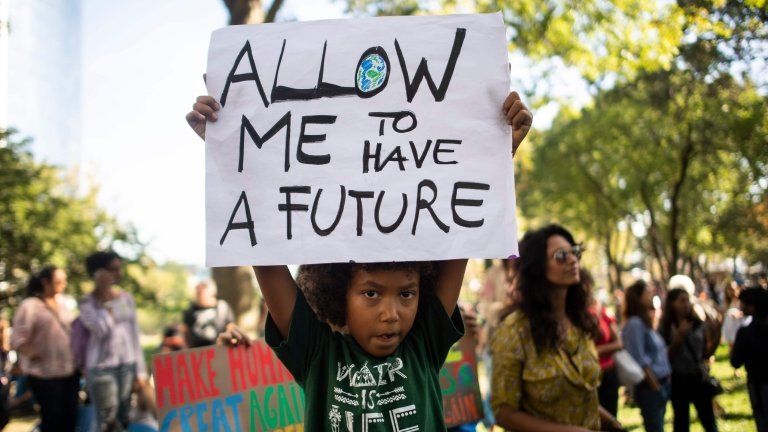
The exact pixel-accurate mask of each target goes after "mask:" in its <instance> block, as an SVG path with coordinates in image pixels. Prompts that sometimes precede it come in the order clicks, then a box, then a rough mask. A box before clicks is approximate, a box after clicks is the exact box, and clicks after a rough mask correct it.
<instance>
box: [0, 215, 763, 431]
mask: <svg viewBox="0 0 768 432" xmlns="http://www.w3.org/2000/svg"><path fill="white" fill-rule="evenodd" d="M582 251H583V247H582V246H581V244H579V243H577V242H576V241H575V239H574V237H573V235H572V234H571V233H570V232H569V231H568V230H566V229H565V228H563V227H561V226H557V225H548V226H546V227H543V228H541V229H538V230H531V231H529V232H528V233H527V234H526V235H525V236H524V237H523V238H522V240H521V242H520V258H518V259H516V260H513V261H509V262H505V264H508V265H506V266H505V268H506V273H507V281H508V288H507V289H506V290H504V296H505V307H504V308H503V309H502V310H501V311H499V313H500V315H501V316H500V317H499V318H498V319H497V320H496V321H495V322H493V326H492V327H493V328H492V329H491V330H490V333H489V334H490V336H488V338H487V339H488V340H489V343H488V345H489V349H490V356H489V357H486V358H487V363H488V366H489V367H490V369H491V375H490V380H491V386H490V410H489V411H490V412H489V413H487V414H488V416H487V419H490V420H489V421H490V422H491V423H493V424H495V425H497V426H498V427H502V428H504V429H507V430H515V431H526V430H531V431H535V430H554V431H558V430H563V431H571V430H609V431H610V430H622V429H623V428H622V425H621V423H620V421H619V420H620V419H618V418H617V415H618V406H619V399H620V396H621V393H620V389H621V387H625V388H626V389H627V390H628V391H627V396H626V397H627V398H628V399H629V400H631V401H632V402H633V403H634V404H636V405H637V406H638V407H639V408H640V412H641V415H642V418H643V423H644V427H645V430H647V431H649V432H652V431H663V430H664V417H665V414H666V411H667V406H668V403H669V402H671V408H672V413H673V430H674V431H675V432H681V431H687V430H689V425H690V423H691V419H690V415H689V412H690V405H693V406H694V407H695V409H696V412H697V414H698V418H699V421H700V422H701V424H702V427H703V428H704V430H706V431H708V432H711V431H717V430H718V425H717V417H716V415H715V412H716V410H717V402H716V400H715V397H716V396H717V395H718V394H719V392H721V391H722V388H721V387H719V385H718V383H717V381H716V380H714V379H713V378H712V377H711V376H710V374H709V371H708V366H709V364H710V358H711V357H712V355H713V354H714V351H715V349H716V348H717V346H718V345H719V343H720V340H721V332H720V327H722V340H723V341H724V342H726V343H727V344H728V346H729V348H730V351H731V362H732V364H733V367H734V368H739V367H741V366H742V365H745V366H746V369H747V380H748V391H749V396H750V401H751V403H752V409H753V413H754V420H755V424H756V427H757V430H758V431H765V430H768V423H766V420H767V417H766V414H768V406H766V401H768V370H767V368H768V346H766V344H765V343H764V342H765V340H768V290H766V289H765V288H764V287H750V288H746V289H744V287H743V286H741V285H739V284H737V283H733V284H729V285H728V286H727V289H725V290H724V291H723V292H724V298H723V299H722V302H721V303H722V305H721V307H720V308H719V310H720V311H721V316H722V319H719V318H717V317H715V318H712V316H710V315H711V314H708V313H707V311H708V310H712V309H713V307H712V306H711V305H710V304H707V303H706V302H702V301H701V300H700V299H699V298H698V296H696V295H695V292H696V288H695V286H694V283H693V281H692V280H691V279H690V278H688V277H680V276H677V277H675V278H673V279H672V280H671V281H670V283H669V286H668V287H667V289H666V290H665V291H664V292H659V291H658V290H657V288H655V285H652V284H648V283H646V282H645V281H643V280H637V281H635V282H634V283H632V284H631V285H630V286H629V287H627V288H626V289H625V290H622V294H623V295H621V296H617V298H618V299H621V305H620V308H619V309H618V310H619V311H620V312H621V313H620V314H614V313H612V311H611V310H610V308H609V307H608V305H606V304H604V302H603V301H599V300H598V299H597V298H596V296H595V295H594V294H595V292H596V286H595V281H594V279H593V278H592V276H591V274H590V273H589V272H588V271H587V270H586V269H583V268H582V267H581V264H580V258H581V254H582ZM339 266H350V265H349V264H343V265H341V264H340V265H339ZM86 268H87V271H88V273H89V275H90V276H91V277H92V279H93V282H94V289H93V291H92V292H91V293H90V294H88V295H86V296H84V297H83V298H82V299H80V301H79V302H78V306H79V308H78V309H79V316H78V317H77V318H75V316H74V313H73V308H72V307H71V305H70V304H67V301H66V299H67V297H66V296H63V295H62V294H63V293H64V292H65V290H66V288H67V275H66V273H65V271H64V270H63V269H61V268H57V267H54V266H48V267H44V268H42V269H41V270H40V271H39V272H38V273H37V274H35V275H34V276H33V277H31V278H30V280H29V283H28V287H27V288H28V297H27V298H26V299H25V300H24V301H23V302H22V303H21V304H20V306H19V307H18V308H17V310H16V311H15V314H14V317H13V326H12V329H13V331H12V332H10V333H11V335H10V338H9V339H8V338H7V337H4V338H3V340H9V341H10V346H9V348H10V349H13V350H15V352H16V353H17V355H18V361H17V362H16V363H15V364H14V366H15V369H16V371H15V373H14V374H13V375H15V376H17V377H20V376H23V377H24V379H23V380H19V381H18V382H17V386H16V387H17V389H18V390H19V391H20V393H19V392H17V393H16V394H15V395H7V396H6V398H7V399H6V401H5V406H6V408H7V407H9V406H14V405H15V406H20V405H24V404H27V405H28V404H29V403H31V400H34V402H35V403H36V404H37V405H38V406H39V410H40V416H41V422H40V430H41V431H48V430H63V431H64V430H65V431H74V430H76V428H78V427H79V428H81V429H79V430H101V431H121V430H133V431H151V430H156V429H157V422H156V418H155V413H154V405H153V402H152V401H153V397H152V390H151V386H150V385H149V383H148V380H147V376H148V373H147V368H146V366H145V363H144V356H143V350H142V347H141V345H140V343H139V330H138V326H137V321H136V303H135V301H134V300H133V297H132V296H131V295H130V293H128V292H126V291H123V290H121V289H120V288H118V286H117V284H118V282H119V281H120V278H121V275H122V260H121V259H120V257H119V256H118V255H117V254H115V253H114V252H97V253H94V254H93V255H91V256H90V257H88V259H87V261H86ZM366 268H368V267H366ZM384 268H389V267H387V266H385V267H384ZM415 268H419V269H420V270H419V272H422V273H423V278H424V279H427V280H433V281H434V280H435V277H436V272H435V268H434V267H433V266H431V265H427V267H423V266H417V267H415ZM369 271H371V272H376V271H380V270H379V269H378V267H375V266H373V267H370V270H369ZM339 272H342V273H339ZM343 272H349V273H348V277H349V278H352V279H351V280H347V281H346V282H344V281H343V280H342V281H341V282H340V283H339V284H338V286H337V291H338V292H334V291H333V289H331V288H329V286H332V285H333V283H334V281H337V279H338V278H339V277H340V275H341V274H343ZM354 274H355V272H354V271H350V269H346V270H342V269H340V268H339V269H335V270H333V271H329V270H328V269H327V268H325V267H323V266H321V267H312V266H304V267H302V269H301V271H300V276H299V279H298V281H297V282H298V283H299V285H300V287H301V291H300V292H302V293H303V296H306V301H307V304H309V305H311V308H310V309H308V310H307V311H305V312H304V313H309V311H310V310H318V311H321V310H323V311H325V312H323V313H322V315H320V313H319V312H318V318H319V319H321V320H322V321H323V322H328V323H331V324H333V325H334V329H336V330H338V329H342V330H346V331H348V330H347V329H348V324H347V319H348V318H347V312H346V311H345V310H343V309H339V307H340V306H339V305H338V302H337V301H336V299H338V297H339V296H340V295H342V291H345V290H347V287H348V285H349V284H350V283H352V281H353V280H354V277H355V276H354ZM406 274H407V272H406ZM431 283H435V282H431ZM313 287H314V288H313ZM660 294H661V295H662V296H663V297H664V301H663V307H662V308H661V310H660V311H659V310H658V308H657V307H656V306H655V305H654V303H655V299H654V298H655V297H657V296H659V295H660ZM364 301H368V300H364ZM656 301H658V299H657V300H656ZM334 304H336V305H337V306H336V309H334V307H333V305H334ZM334 310H335V312H334ZM462 312H463V313H464V315H465V320H466V322H467V323H468V331H475V330H476V327H477V322H478V319H477V318H476V317H475V315H474V313H473V312H472V306H471V305H470V306H468V307H466V308H464V310H463V311H462ZM180 318H181V320H180V323H179V324H176V325H173V326H169V327H168V328H166V329H165V332H164V334H163V338H162V343H161V346H160V351H161V352H167V351H176V350H181V349H185V348H193V347H200V346H206V345H212V344H215V343H216V342H217V340H225V341H227V342H230V341H233V340H234V341H235V342H236V343H237V342H240V341H242V340H243V338H244V337H243V336H242V332H240V331H239V330H238V329H237V328H236V327H235V326H234V321H235V319H234V314H233V312H232V309H231V308H230V307H229V305H228V304H227V303H226V302H224V301H222V300H220V299H218V298H217V293H216V286H215V284H214V283H213V282H212V281H203V282H200V283H199V284H197V286H196V287H195V294H194V298H193V299H192V301H191V302H190V306H189V308H188V309H187V310H186V311H185V312H184V314H183V316H182V317H180ZM446 319H447V316H446ZM480 321H483V322H486V323H491V322H492V321H489V320H487V319H485V317H481V318H480ZM268 323H271V325H272V326H274V325H275V324H274V321H273V320H272V319H270V320H269V321H268ZM414 325H415V324H414ZM454 326H455V327H454ZM459 326H460V324H458V323H456V322H455V318H454V321H453V324H451V322H450V321H446V322H445V323H444V327H445V328H444V329H443V330H444V331H447V329H450V328H456V329H458V328H459ZM713 329H714V330H713ZM272 331H276V329H274V327H273V330H272ZM286 331H288V330H287V329H286ZM5 333H7V330H3V334H5ZM480 334H483V333H482V332H480ZM486 334H488V333H486ZM267 335H268V337H269V332H268V333H267ZM273 337H275V336H274V335H273ZM452 340H453V339H451V341H452ZM447 342H448V341H446V343H447ZM273 344H275V345H277V346H280V343H279V342H278V343H274V342H273ZM385 345H386V344H385ZM378 348H379V346H378V345H376V344H373V345H371V349H378ZM3 351H4V352H6V351H7V350H3ZM278 352H279V351H278ZM622 353H623V354H622ZM620 354H621V355H620ZM5 358H6V357H4V359H5ZM628 359H629V360H628ZM628 362H629V363H634V367H636V368H637V369H638V370H640V371H641V376H639V379H637V380H635V381H634V382H626V379H624V380H622V378H621V377H622V374H621V373H620V371H619V370H620V369H622V368H624V369H627V368H630V369H631V368H632V367H633V365H632V364H627V363H628ZM625 375H626V374H625ZM83 394H86V395H87V399H85V400H84V398H83V396H82V395H83ZM84 402H87V403H85V404H84ZM89 408H90V411H89ZM73 413H79V416H78V415H73ZM89 423H90V424H91V425H92V427H93V428H94V429H82V428H83V427H84V426H83V425H87V424H89ZM470 427H471V428H472V429H469V428H460V427H459V428H455V429H453V430H455V431H459V430H474V426H470Z"/></svg>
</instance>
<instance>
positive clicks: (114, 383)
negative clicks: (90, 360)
mask: <svg viewBox="0 0 768 432" xmlns="http://www.w3.org/2000/svg"><path fill="white" fill-rule="evenodd" d="M135 379H136V364H135V363H129V364H121V365H119V366H115V367H108V368H93V369H89V370H88V375H87V377H86V381H87V384H88V392H89V393H90V396H91V401H92V403H93V407H94V409H95V411H96V424H97V425H98V427H97V429H96V430H97V431H100V432H121V431H124V430H127V429H128V415H129V413H130V410H131V387H132V386H133V381H134V380H135Z"/></svg>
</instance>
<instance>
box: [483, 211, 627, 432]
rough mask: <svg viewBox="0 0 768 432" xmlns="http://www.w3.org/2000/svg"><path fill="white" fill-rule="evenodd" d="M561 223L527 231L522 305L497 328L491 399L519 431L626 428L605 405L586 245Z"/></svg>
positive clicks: (507, 424)
mask: <svg viewBox="0 0 768 432" xmlns="http://www.w3.org/2000/svg"><path fill="white" fill-rule="evenodd" d="M582 250H583V249H582V247H581V245H579V244H577V243H576V241H575V240H574V238H573V236H572V235H571V233H570V232H568V231H567V230H566V229H565V228H563V227H561V226H558V225H548V226H545V227H544V228H541V229H538V230H535V231H530V232H528V233H527V234H526V235H525V236H524V237H523V239H522V241H521V242H520V258H519V259H518V260H517V264H516V265H517V290H518V291H519V293H520V304H519V306H520V307H519V309H518V310H517V311H515V312H513V313H512V314H511V315H509V316H508V317H507V318H506V319H505V320H504V321H503V322H502V324H501V325H500V326H499V328H498V329H497V330H496V333H495V335H494V339H493V342H492V348H491V349H492V354H493V373H492V374H493V376H492V380H491V406H492V407H493V411H494V415H495V416H496V423H497V425H499V426H501V427H504V428H506V429H512V430H515V431H540V430H550V431H574V430H598V429H599V428H600V420H601V415H603V416H604V419H605V420H606V421H608V422H610V424H609V425H606V427H613V428H620V425H619V424H618V422H616V420H615V419H613V418H612V417H610V416H609V415H607V413H605V412H604V411H603V412H601V410H600V407H599V404H598V399H597V387H598V385H599V384H600V364H599V362H598V360H597V352H596V351H595V345H594V342H593V340H594V338H595V337H596V336H597V330H598V329H597V323H596V321H595V319H594V318H593V317H592V315H591V314H590V313H589V310H588V306H589V299H590V296H589V292H588V291H587V290H586V289H584V287H583V286H582V281H581V274H580V267H579V259H580V258H581V252H582Z"/></svg>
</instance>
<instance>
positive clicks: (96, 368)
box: [80, 251, 146, 432]
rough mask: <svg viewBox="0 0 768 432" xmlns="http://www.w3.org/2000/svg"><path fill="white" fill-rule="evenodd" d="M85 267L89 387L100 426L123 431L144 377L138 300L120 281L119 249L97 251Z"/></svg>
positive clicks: (83, 308)
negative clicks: (88, 290) (91, 284)
mask: <svg viewBox="0 0 768 432" xmlns="http://www.w3.org/2000/svg"><path fill="white" fill-rule="evenodd" d="M85 266H86V269H87V270H88V274H89V275H90V276H91V277H92V278H93V281H94V284H95V286H94V289H93V292H92V293H91V294H89V295H87V296H86V297H85V298H84V299H83V301H82V302H81V304H80V318H81V320H82V322H83V324H84V325H85V327H86V328H87V329H88V331H89V332H90V336H89V338H88V348H87V355H86V362H85V363H86V371H87V372H86V378H87V386H88V392H89V394H90V396H91V400H92V401H93V405H94V408H95V410H96V424H97V425H98V426H97V428H98V430H99V431H110V432H112V431H118V432H121V431H124V430H126V429H127V428H128V421H129V418H128V416H129V412H130V405H131V390H132V388H133V386H134V385H135V381H136V380H137V378H141V379H143V378H144V377H146V366H145V364H144V354H143V351H142V349H141V345H140V344H139V328H138V324H137V322H136V302H135V301H134V300H133V296H132V295H130V294H129V293H127V292H125V291H123V290H121V289H120V288H119V287H117V286H116V284H117V283H118V282H119V281H120V279H121V277H122V267H123V264H122V260H121V259H120V256H119V255H117V254H116V253H115V252H112V251H108V252H96V253H94V254H92V255H90V256H89V257H88V258H87V259H86V261H85Z"/></svg>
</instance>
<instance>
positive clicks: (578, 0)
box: [0, 0, 768, 430]
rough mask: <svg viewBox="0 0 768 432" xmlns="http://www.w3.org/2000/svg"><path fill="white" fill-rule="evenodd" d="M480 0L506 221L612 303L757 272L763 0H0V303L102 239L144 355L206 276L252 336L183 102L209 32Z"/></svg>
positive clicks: (483, 291)
mask: <svg viewBox="0 0 768 432" xmlns="http://www.w3.org/2000/svg"><path fill="white" fill-rule="evenodd" d="M496 11H501V12H502V15H503V18H504V21H505V23H506V25H507V29H508V32H507V33H508V37H509V59H510V63H511V78H512V87H513V88H514V89H517V90H518V91H520V93H521V94H523V97H524V100H525V101H526V102H527V104H528V105H529V107H531V108H532V110H533V111H534V118H535V120H534V131H533V132H532V133H531V135H529V139H528V141H527V142H526V144H525V146H524V147H523V148H522V151H520V152H519V154H518V155H517V157H516V162H515V164H516V165H515V170H516V177H517V199H518V212H519V214H518V217H519V220H520V221H521V230H522V231H521V233H520V234H522V232H523V231H525V230H526V229H528V228H532V227H538V226H540V225H542V224H544V223H547V222H557V223H561V224H563V225H565V226H567V227H568V228H569V229H571V230H572V231H574V232H575V233H577V234H578V237H579V239H580V240H583V241H584V243H585V245H586V246H587V252H586V256H585V258H584V266H585V267H587V268H589V269H590V270H591V271H592V273H593V274H594V275H595V279H596V281H597V283H596V288H597V293H596V294H597V296H598V298H600V299H601V301H603V302H604V303H605V304H606V305H608V306H609V307H613V306H615V304H616V302H617V300H616V298H617V295H618V296H619V297H620V293H621V291H622V289H623V287H625V286H626V285H627V284H628V283H629V282H630V281H632V280H634V279H637V278H644V279H646V280H649V281H656V282H658V283H659V284H660V285H659V290H660V292H663V289H664V284H665V281H668V280H669V278H670V277H671V276H672V275H675V274H679V273H682V274H686V275H689V276H690V277H691V278H692V279H693V280H694V281H695V283H696V290H697V293H698V295H699V296H700V297H703V298H706V299H709V300H711V301H713V302H715V303H720V302H722V301H724V300H723V299H724V289H725V287H726V286H727V285H729V284H731V283H732V282H735V283H737V284H741V285H755V286H757V285H767V284H768V282H766V265H768V193H767V191H768V116H766V114H768V112H767V111H768V99H766V97H767V96H768V6H767V4H766V1H765V0H677V1H672V0H614V1H606V0H495V1H494V0H474V1H471V0H466V1H465V0H421V1H419V0H403V1H394V0H346V1H345V0H273V1H271V2H270V1H263V2H262V1H259V0H164V1H162V2H158V1H150V0H135V1H131V2H107V1H98V0H14V1H11V0H0V134H2V135H0V310H2V316H3V317H4V319H10V318H11V317H12V316H13V311H14V308H15V307H16V306H17V305H18V304H19V302H20V301H21V299H22V298H23V296H24V290H23V288H24V285H25V283H26V281H27V279H28V278H29V275H30V274H31V273H33V272H35V271H37V270H38V269H39V268H40V267H41V266H43V265H45V264H48V263H53V264H56V265H58V266H60V267H62V268H64V269H66V270H67V273H68V275H69V281H70V283H69V289H68V293H69V294H70V295H71V296H72V298H73V299H74V298H77V297H79V296H81V295H82V294H83V293H87V292H89V291H90V290H91V289H92V282H90V281H89V279H88V278H87V277H86V274H85V268H84V258H85V256H87V255H88V254H89V253H91V252H92V251H94V250H97V249H106V248H111V249H114V250H115V251H117V252H118V253H119V254H120V255H122V256H123V257H124V258H125V262H126V271H125V278H124V280H123V281H122V284H121V285H122V286H123V288H125V289H127V290H129V291H131V292H132V293H133V294H134V296H135V297H136V299H137V302H138V305H139V320H140V324H141V330H142V338H143V342H144V343H145V345H146V346H147V347H148V348H147V352H148V353H151V352H152V351H153V350H154V349H155V348H156V347H157V346H158V344H159V343H160V338H161V337H160V333H161V331H162V329H163V328H164V327H165V326H167V325H169V324H172V323H175V322H178V321H179V320H180V316H181V313H182V311H183V310H184V309H186V308H187V306H188V305H189V303H190V299H191V298H192V295H193V288H194V286H195V284H196V283H197V282H199V281H200V280H203V279H205V278H208V277H212V278H213V279H215V281H216V283H217V285H218V295H219V297H220V298H222V299H224V300H226V301H227V303H229V304H230V306H231V307H232V308H233V310H234V312H235V316H236V319H237V321H238V322H239V323H240V324H241V325H243V326H244V327H245V328H247V329H249V330H250V331H253V332H255V331H257V328H258V323H259V321H260V318H261V317H262V315H263V314H260V313H259V311H260V307H259V305H260V304H261V303H260V297H259V291H258V287H257V286H256V284H255V280H254V278H253V276H252V272H251V271H250V269H248V268H229V269H216V270H215V271H213V272H211V271H210V270H209V269H206V268H205V267H204V250H205V248H204V246H205V245H204V235H203V233H204V230H205V226H204V194H203V193H202V191H203V190H204V189H203V187H204V184H203V181H204V180H203V179H204V155H203V144H202V143H201V142H200V141H199V139H197V137H196V136H195V135H194V133H193V132H192V131H191V130H190V129H189V128H188V126H187V125H186V123H185V121H184V114H185V113H186V112H188V111H189V110H190V109H191V104H192V102H193V101H194V97H195V96H196V95H199V94H204V93H205V87H204V85H203V80H202V74H203V72H204V71H205V66H206V54H207V45H208V40H209V36H210V33H211V31H213V30H215V29H216V28H219V27H222V26H224V25H228V24H243V23H260V22H273V21H304V20H314V19H337V18H354V17H360V16H376V15H412V14H449V13H474V12H496ZM502 273H503V271H502V270H500V263H499V262H494V261H492V260H483V261H473V262H472V263H471V265H470V269H469V271H468V273H467V277H466V281H465V285H466V286H465V288H466V289H464V290H463V294H462V295H463V297H464V300H465V301H467V302H469V303H472V304H474V305H478V306H479V305H480V304H481V303H483V302H488V303H491V302H494V301H498V300H499V297H500V296H503V295H504V288H503V286H502V285H503V282H500V280H502V279H503V276H502ZM480 309H481V310H482V308H480ZM721 360H722V359H721ZM730 372H731V371H730V370H729V371H728V373H730ZM742 381H743V378H742ZM742 384H743V383H742ZM738 385H739V382H738V381H734V382H733V389H737V387H738ZM742 387H743V386H742ZM742 392H743V388H742ZM741 397H742V399H743V402H744V403H745V404H747V402H746V400H747V399H746V396H745V395H743V394H742V396H741ZM740 400H741V399H740ZM738 403H739V402H738V400H736V401H735V402H734V405H735V406H736V405H738ZM747 405H748V404H747ZM748 418H749V417H748V416H747V420H744V419H741V420H743V423H739V421H740V420H739V418H734V419H731V420H733V425H734V426H733V427H734V429H726V428H725V427H724V428H722V430H750V429H749V428H750V427H753V426H752V424H751V423H750V422H749V420H748ZM638 424H639V423H638ZM728 424H730V423H728ZM739 425H741V426H739ZM726 426H727V425H726ZM21 430H29V428H27V429H21Z"/></svg>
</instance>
